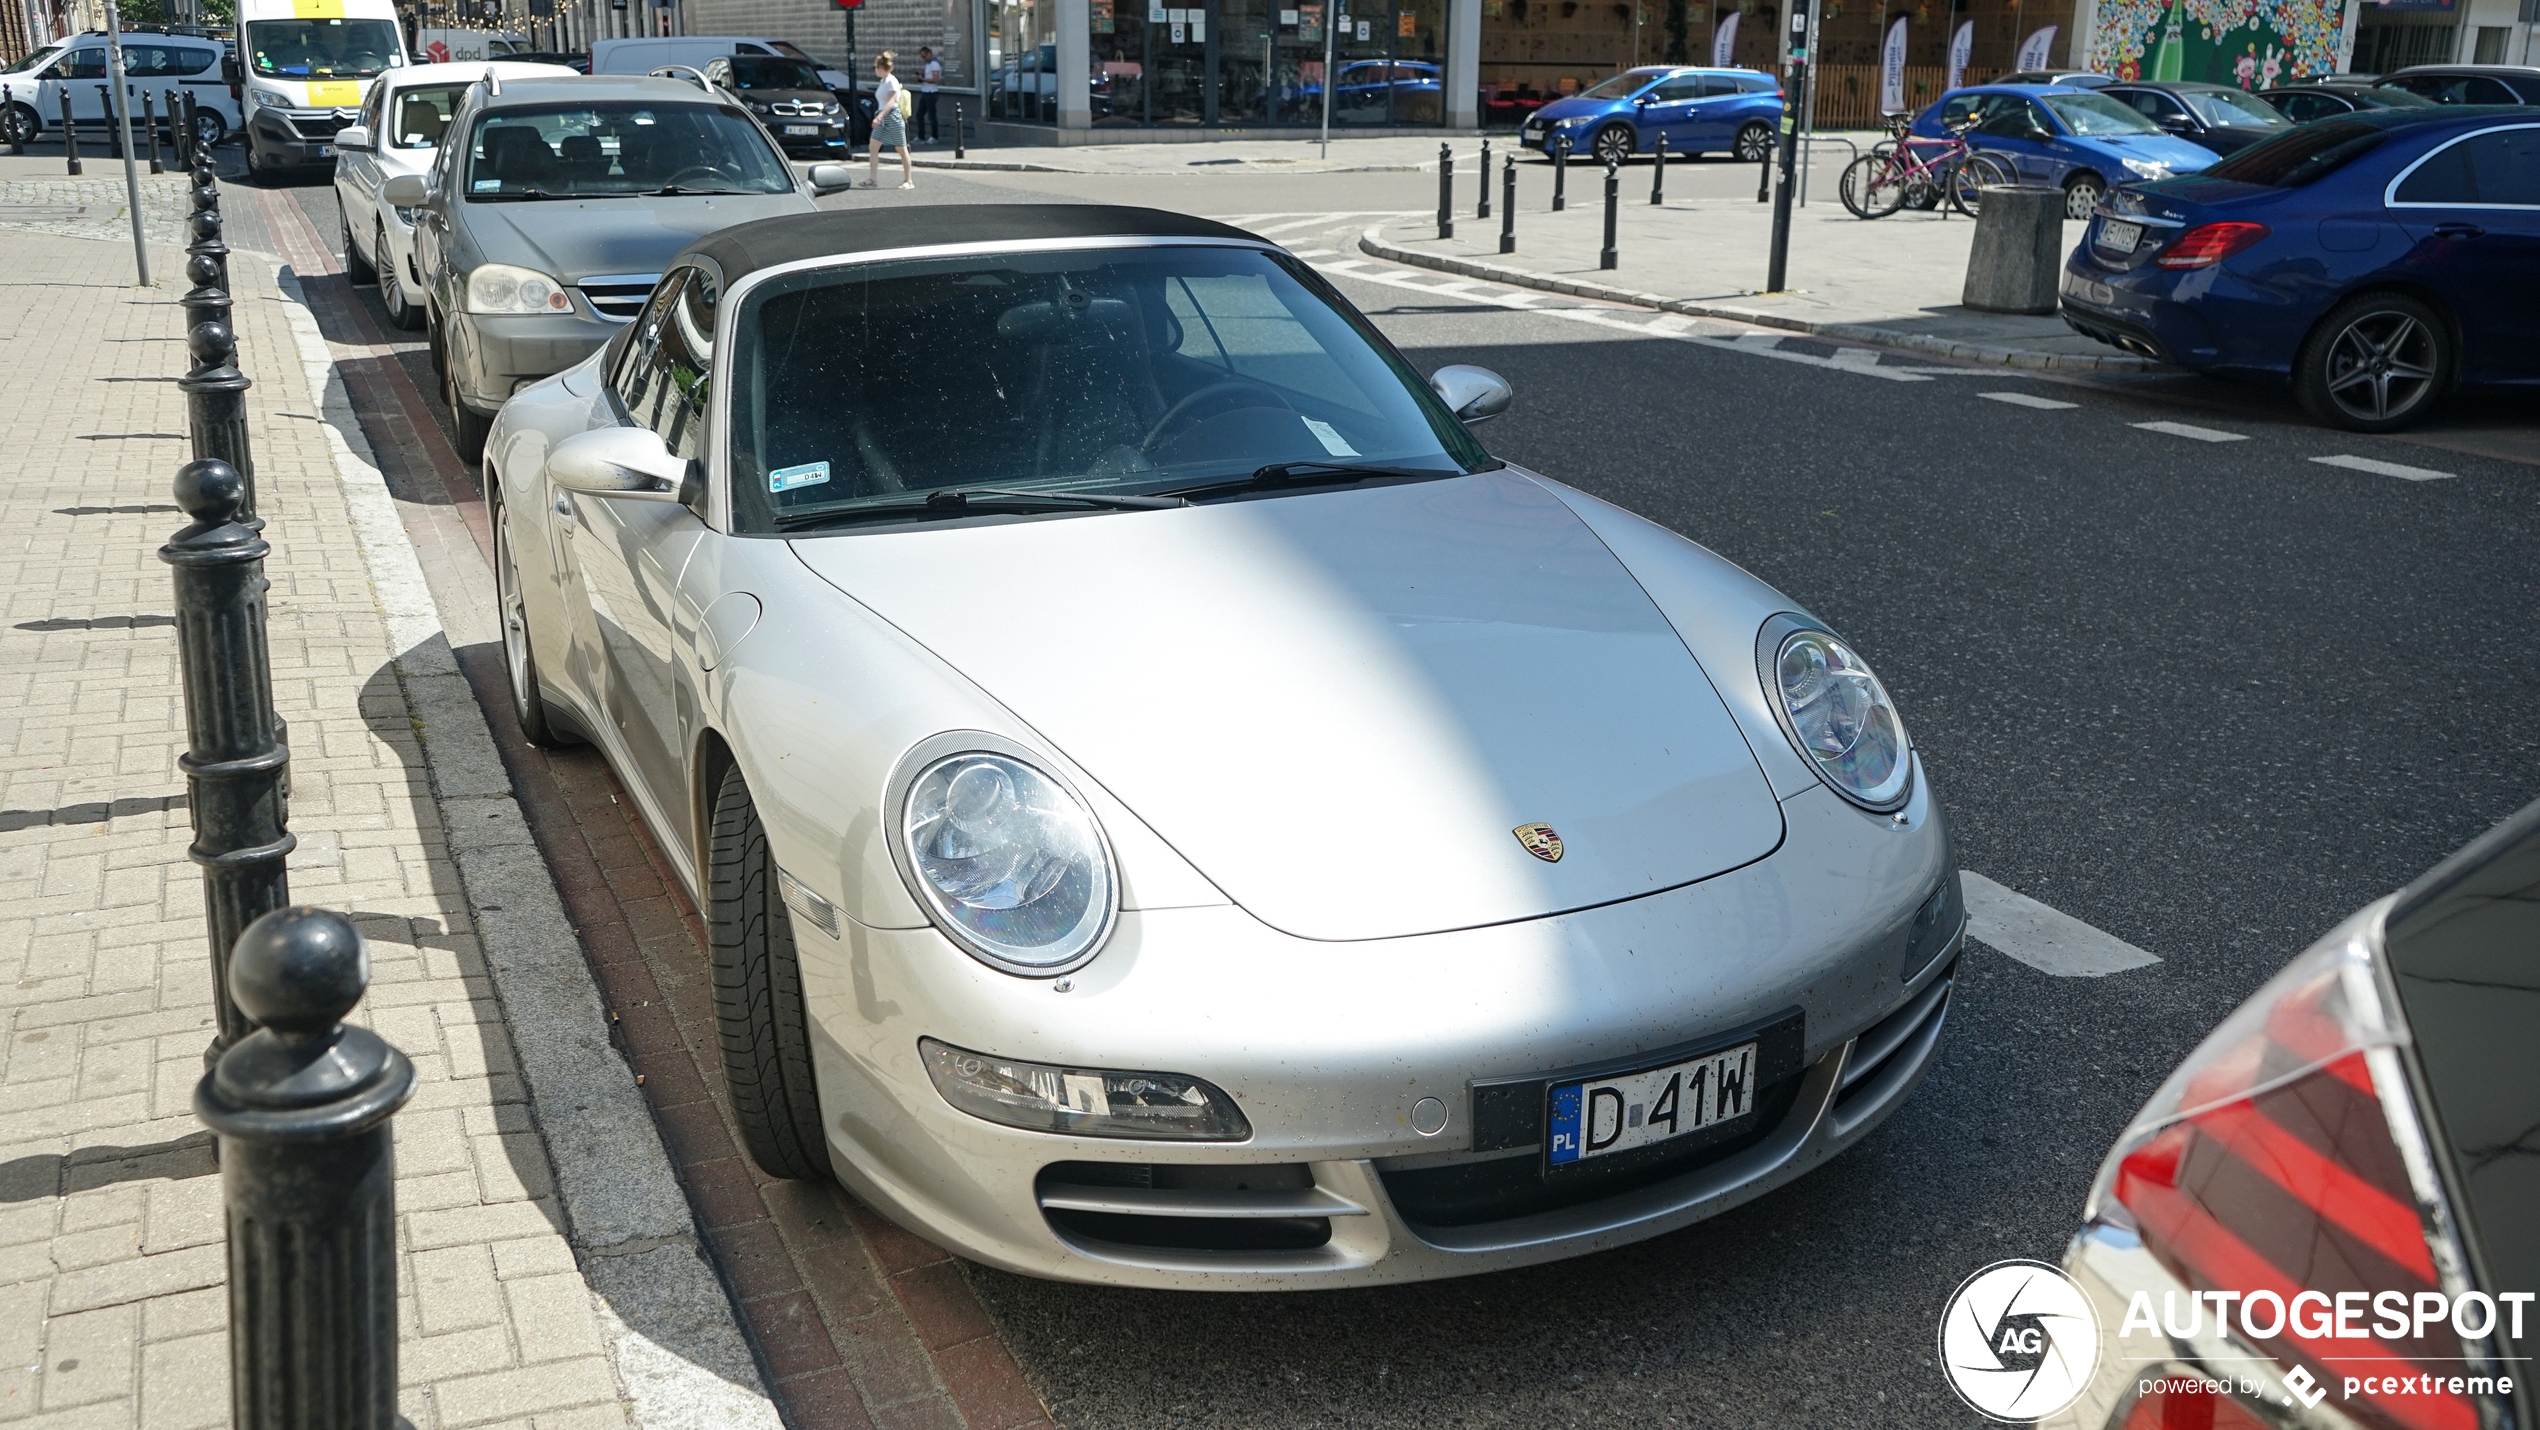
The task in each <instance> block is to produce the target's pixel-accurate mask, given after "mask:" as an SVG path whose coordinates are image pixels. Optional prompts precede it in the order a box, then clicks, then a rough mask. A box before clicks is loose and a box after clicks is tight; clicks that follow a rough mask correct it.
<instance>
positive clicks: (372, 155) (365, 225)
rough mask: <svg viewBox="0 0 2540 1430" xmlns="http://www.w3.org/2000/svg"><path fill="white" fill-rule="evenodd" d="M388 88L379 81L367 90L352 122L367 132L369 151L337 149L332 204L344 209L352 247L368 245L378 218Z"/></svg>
mask: <svg viewBox="0 0 2540 1430" xmlns="http://www.w3.org/2000/svg"><path fill="white" fill-rule="evenodd" d="M387 120H388V85H387V82H386V81H384V80H383V81H381V82H380V83H378V84H374V85H372V86H371V87H370V96H369V97H368V98H366V99H364V100H363V101H362V113H361V117H360V118H359V119H357V120H355V121H353V122H354V123H356V124H359V125H362V126H363V127H364V128H367V129H368V130H370V143H371V152H369V153H367V154H361V153H355V152H353V151H352V150H349V149H340V148H339V149H338V151H337V153H336V158H335V201H336V202H337V203H339V204H341V205H343V206H344V231H345V232H346V233H349V234H351V235H352V236H353V242H355V243H356V244H365V243H368V242H370V240H371V235H372V233H373V232H374V224H375V221H376V220H377V218H378V216H379V185H380V177H379V173H380V171H379V152H378V151H379V148H380V146H382V145H384V144H386V143H387V142H388V139H389V135H388V123H387ZM370 257H371V261H372V262H373V263H385V262H387V261H388V260H387V255H385V254H380V253H374V254H372V255H371V256H370Z"/></svg>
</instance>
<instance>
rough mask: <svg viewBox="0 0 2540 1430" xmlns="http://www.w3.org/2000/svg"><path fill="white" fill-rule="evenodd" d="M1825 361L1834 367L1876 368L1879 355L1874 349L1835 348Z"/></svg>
mask: <svg viewBox="0 0 2540 1430" xmlns="http://www.w3.org/2000/svg"><path fill="white" fill-rule="evenodd" d="M1826 361H1828V362H1830V363H1833V364H1834V365H1835V366H1836V367H1877V366H1878V365H1879V353H1878V349H1876V348H1837V349H1836V350H1835V354H1834V356H1833V357H1830V358H1828V359H1826Z"/></svg>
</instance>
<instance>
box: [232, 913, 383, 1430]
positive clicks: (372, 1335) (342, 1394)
mask: <svg viewBox="0 0 2540 1430" xmlns="http://www.w3.org/2000/svg"><path fill="white" fill-rule="evenodd" d="M369 983H370V955H369V953H368V952H367V951H366V950H364V949H363V947H362V941H361V935H360V934H359V933H357V932H355V931H354V928H353V925H352V923H351V922H350V921H349V920H347V919H346V918H345V917H344V916H343V915H341V914H337V913H332V912H329V911H328V910H325V909H312V908H295V909H276V910H274V911H273V912H271V913H268V914H266V915H264V916H263V917H261V918H259V919H257V920H256V921H255V923H253V924H251V925H249V926H248V928H247V930H246V931H245V932H244V933H243V934H241V935H240V936H239V939H238V949H237V953H236V956H235V957H234V958H233V959H232V960H231V962H230V970H229V988H230V996H231V997H234V998H235V999H236V1000H237V1002H238V1005H239V1006H240V1007H242V1008H245V1009H246V1010H248V1012H249V1014H250V1015H251V1016H253V1017H254V1018H255V1020H256V1022H257V1023H258V1024H260V1025H261V1026H260V1027H259V1028H258V1029H257V1031H255V1032H254V1033H251V1034H249V1035H248V1036H247V1037H245V1038H244V1039H241V1040H240V1042H239V1043H238V1045H237V1046H236V1047H233V1048H231V1049H230V1050H229V1051H228V1052H227V1053H225V1054H223V1055H222V1057H221V1060H220V1062H219V1064H218V1065H217V1066H215V1067H214V1068H213V1069H212V1070H211V1071H209V1072H207V1073H205V1074H204V1075H203V1080H202V1081H201V1082H200V1083H197V1084H196V1085H195V1088H194V1115H195V1116H196V1117H198V1118H201V1119H202V1121H203V1125H205V1126H207V1127H209V1128H211V1129H212V1131H213V1132H215V1133H217V1134H219V1136H220V1175H221V1200H222V1202H223V1203H224V1204H225V1207H226V1210H227V1212H228V1222H229V1405H230V1419H229V1423H230V1424H231V1425H232V1426H235V1427H236V1430H392V1427H394V1426H396V1425H397V1424H398V1423H399V1422H398V1419H397V1185H396V1173H397V1163H396V1149H395V1146H394V1134H393V1133H392V1131H391V1129H390V1127H389V1119H390V1118H392V1117H394V1116H395V1115H396V1112H397V1109H398V1108H400V1107H403V1106H405V1104H406V1099H408V1098H410V1097H412V1096H413V1095H414V1090H415V1070H414V1064H412V1063H410V1062H408V1061H407V1060H406V1055H405V1054H403V1053H401V1052H399V1051H397V1050H396V1049H395V1048H393V1047H390V1046H389V1045H388V1044H387V1043H386V1042H385V1041H383V1040H382V1039H381V1038H380V1037H379V1035H378V1034H376V1033H373V1032H372V1031H370V1030H369V1029H368V1028H349V1027H346V1026H344V1022H343V1019H344V1015H345V1014H346V1013H349V1012H351V1011H352V1009H353V1005H354V1004H356V1003H358V1002H360V1001H361V996H362V992H363V990H364V988H366V987H367V986H368V985H369ZM224 1001H226V1000H224Z"/></svg>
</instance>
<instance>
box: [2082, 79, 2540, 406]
mask: <svg viewBox="0 0 2540 1430" xmlns="http://www.w3.org/2000/svg"><path fill="white" fill-rule="evenodd" d="M2063 312H2064V321H2065V322H2066V323H2068V324H2070V325H2071V326H2072V327H2074V328H2075V329H2077V330H2079V331H2080V332H2083V333H2086V334H2088V335H2090V336H2091V337H2094V338H2097V339H2099V340H2100V341H2101V342H2105V343H2111V344H2114V345H2116V346H2118V347H2122V348H2125V349H2127V350H2128V351H2131V352H2136V353H2141V354H2143V355H2144V356H2146V357H2152V358H2157V359H2159V360H2161V361H2164V362H2171V363H2176V364H2178V365H2179V366H2181V367H2188V368H2196V369H2199V370H2204V371H2211V372H2219V373H2232V374H2256V375H2271V376H2276V377H2286V376H2289V377H2290V378H2291V379H2292V380H2293V386H2294V391H2295V393H2296V394H2297V395H2298V396H2299V397H2300V398H2301V400H2302V405H2303V407H2304V408H2306V409H2307V410H2308V411H2309V412H2310V413H2311V414H2312V415H2313V416H2314V417H2317V418H2318V419H2320V420H2321V421H2323V422H2328V423H2331V424H2333V425H2336V426H2339V427H2346V428H2351V429H2353V430H2356V431H2361V432H2386V431H2389V430H2391V429H2392V428H2396V427H2400V426H2404V425H2406V424H2407V423H2409V422H2413V421H2415V420H2416V419H2417V418H2419V417H2422V416H2423V415H2425V413H2426V411H2427V409H2428V408H2430V407H2431V406H2432V405H2433V403H2434V402H2435V401H2436V400H2437V399H2438V398H2440V397H2441V396H2442V395H2443V394H2444V393H2445V392H2446V391H2448V390H2449V389H2451V388H2452V387H2453V386H2455V385H2456V384H2459V383H2464V382H2467V383H2524V384H2532V383H2540V116H2535V115H2534V114H2533V112H2532V111H2531V110H2530V109H2528V108H2515V109H2507V108H2503V107H2497V108H2491V109H2465V108H2464V109H2455V108H2442V109H2384V110H2372V111H2365V112H2360V113H2356V114H2348V115H2341V116H2338V117H2336V118H2332V119H2323V120H2319V121H2317V122H2315V123H2311V124H2305V125H2303V126H2301V127H2300V128H2297V129H2295V130H2293V131H2291V132H2290V133H2287V134H2285V135H2282V136H2281V137H2279V138H2275V139H2270V140H2268V141H2267V142H2266V143H2264V144H2259V145H2255V146H2252V147H2250V148H2247V149H2243V150H2241V151H2240V152H2239V153H2237V154H2234V155H2231V156H2230V157H2228V158H2225V159H2222V160H2219V161H2217V162H2216V163H2215V164H2214V165H2213V166H2212V167H2211V168H2208V169H2206V170H2205V171H2204V172H2203V173H2201V174H2197V175H2194V176H2192V177H2186V178H2177V179H2168V180H2164V181H2161V182H2157V183H2149V184H2142V185H2137V186H2134V187H2132V188H2128V189H2121V190H2119V191H2117V192H2116V193H2113V194H2111V195H2109V196H2108V200H2107V202H2106V203H2105V204H2104V205H2102V206H2101V208H2100V210H2099V213H2098V216H2097V217H2096V218H2095V219H2094V220H2093V221H2092V223H2091V225H2090V228H2089V230H2088V232H2087V233H2086V234H2085V235H2084V237H2083V240H2082V243H2081V245H2080V246H2079V247H2078V248H2076V249H2075V250H2074V251H2073V255H2072V258H2071V259H2070V260H2069V261H2068V262H2067V263H2066V265H2065V268H2064V285H2063Z"/></svg>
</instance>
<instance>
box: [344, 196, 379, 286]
mask: <svg viewBox="0 0 2540 1430" xmlns="http://www.w3.org/2000/svg"><path fill="white" fill-rule="evenodd" d="M343 202H344V201H343V200H342V199H341V198H338V199H337V200H336V205H337V208H338V212H337V214H336V217H335V227H336V231H337V234H338V236H339V237H340V238H341V240H342V242H343V244H344V281H345V282H347V283H350V284H352V285H353V286H354V287H356V288H367V287H369V286H370V285H371V284H373V283H376V282H378V281H379V267H378V262H377V258H376V256H374V257H371V258H364V257H362V250H361V248H360V247H359V246H358V245H356V244H355V243H354V242H353V220H352V217H351V216H350V215H348V214H345V213H343V212H341V208H342V205H343ZM381 252H386V250H385V249H383V250H381Z"/></svg>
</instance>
